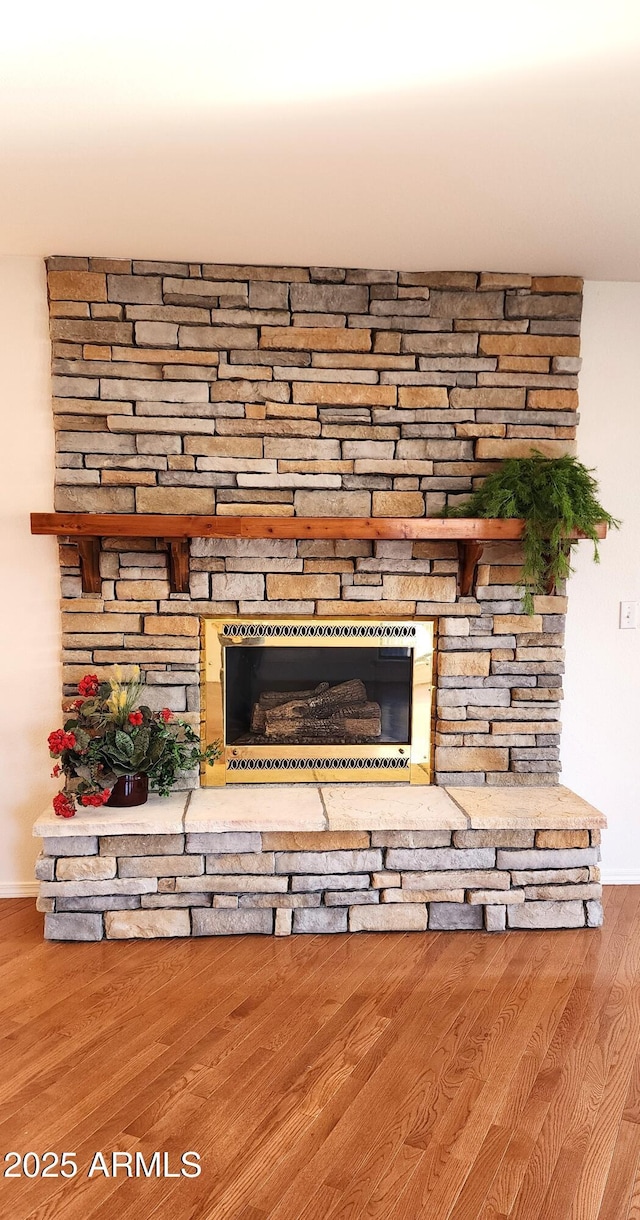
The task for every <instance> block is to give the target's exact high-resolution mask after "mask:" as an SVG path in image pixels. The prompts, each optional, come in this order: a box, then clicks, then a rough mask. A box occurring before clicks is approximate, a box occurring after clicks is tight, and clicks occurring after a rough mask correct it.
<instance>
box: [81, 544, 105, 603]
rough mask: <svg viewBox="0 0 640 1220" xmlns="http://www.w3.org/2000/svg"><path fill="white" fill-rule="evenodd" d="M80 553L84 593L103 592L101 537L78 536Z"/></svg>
mask: <svg viewBox="0 0 640 1220" xmlns="http://www.w3.org/2000/svg"><path fill="white" fill-rule="evenodd" d="M78 554H79V557H80V579H81V581H82V592H83V593H102V577H101V576H100V539H99V538H92V537H80V538H78Z"/></svg>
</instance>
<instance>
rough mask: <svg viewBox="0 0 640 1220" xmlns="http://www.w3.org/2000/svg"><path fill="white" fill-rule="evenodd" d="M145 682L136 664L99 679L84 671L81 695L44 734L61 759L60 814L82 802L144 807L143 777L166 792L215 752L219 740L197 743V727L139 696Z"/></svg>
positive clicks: (57, 807) (145, 783)
mask: <svg viewBox="0 0 640 1220" xmlns="http://www.w3.org/2000/svg"><path fill="white" fill-rule="evenodd" d="M143 690H144V684H143V682H142V681H141V678H140V670H139V668H138V667H137V666H135V667H134V668H133V670H132V672H131V673H130V674H129V675H128V676H127V675H124V674H123V673H121V672H120V670H119V668H118V667H116V671H115V677H113V678H110V679H109V681H107V682H100V681H99V679H98V677H97V675H96V674H86V675H85V677H84V678H83V679H82V681H81V682H80V683H79V684H78V695H79V698H78V699H76V700H75V703H74V704H73V710H72V715H71V716H70V717H69V718H68V719H67V720H65V723H64V728H62V729H56V730H55V731H54V732H53V733H50V735H49V752H50V754H51V757H52V758H55V759H59V762H57V763H56V765H55V766H54V768H53V775H54V776H56V777H57V776H58V775H64V776H65V785H64V788H63V790H62V791H61V792H59V793H58V795H57V796H56V797H54V800H53V808H54V810H55V812H56V814H57V815H58V816H59V817H65V818H70V817H73V816H74V814H75V812H76V804H80V805H83V806H96V807H97V806H101V805H112V806H131V805H142V804H144V802H145V801H146V800H147V795H148V789H149V783H150V782H151V784H153V786H154V787H155V788H156V789H157V791H158V792H159V794H160V796H168V795H169V793H170V791H171V789H172V788H173V786H174V785H175V783H176V780H177V778H178V775H179V774H180V772H182V771H186V770H189V769H190V768H192V767H195V766H197V765H198V764H199V763H201V762H203V761H207V762H214V761H215V759H216V758H218V757H219V754H220V747H219V745H218V744H217V743H214V744H212V745H210V746H207V747H205V749H204V750H203V749H201V746H200V739H199V737H198V735H197V733H195V732H194V730H193V729H192V728H191V726H190V725H189V724H187V723H186V722H185V721H183V720H177V719H174V716H173V713H172V712H171V711H170V710H169V708H163V709H162V711H159V712H152V711H151V709H150V708H149V707H147V706H146V705H145V704H144V703H141V702H140V699H141V696H142V692H143Z"/></svg>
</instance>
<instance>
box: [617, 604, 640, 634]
mask: <svg viewBox="0 0 640 1220" xmlns="http://www.w3.org/2000/svg"><path fill="white" fill-rule="evenodd" d="M637 626H638V603H637V602H620V627H621V628H626V629H631V630H633V629H634V628H635V627H637Z"/></svg>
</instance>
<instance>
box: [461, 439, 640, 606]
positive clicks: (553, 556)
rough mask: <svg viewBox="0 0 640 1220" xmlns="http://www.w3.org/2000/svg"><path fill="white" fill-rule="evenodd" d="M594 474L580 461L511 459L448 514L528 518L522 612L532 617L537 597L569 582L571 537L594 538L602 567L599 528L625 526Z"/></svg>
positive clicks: (535, 454) (535, 453)
mask: <svg viewBox="0 0 640 1220" xmlns="http://www.w3.org/2000/svg"><path fill="white" fill-rule="evenodd" d="M597 496H598V485H597V483H596V481H595V479H594V478H593V477H592V473H591V471H590V470H588V469H587V467H586V466H583V464H582V462H579V461H578V460H577V458H575V457H569V456H566V457H560V458H547V457H544V455H543V454H542V453H539V452H538V451H537V450H534V451H533V453H532V455H531V457H527V458H508V459H507V460H506V461H505V462H503V463H502V465H501V467H500V469H499V470H496V471H494V473H493V474H490V475H488V476H487V478H486V479H485V481H484V483H482V485H481V486H480V487H478V488H477V490H476V491H474V492H473V493H472V495H471V496H470V498H469V499H468V500H466V501H465V502H464V503H463V504H459V505H456V506H455V507H454V508H450V509H448V510H447V515H448V516H452V517H523V518H524V521H525V527H524V534H523V538H522V542H523V548H524V566H523V570H522V587H523V591H524V598H523V608H524V610H525V613H526V614H531V613H532V612H533V595H534V594H535V593H544V592H545V590H546V589H547V587H549V586H551V585H553V586H555V585H556V584H557V583H558V581H561V580H566V578H567V577H568V576H569V573H570V572H571V559H570V544H569V543H568V541H567V538H568V536H569V535H570V534H571V532H572V531H573V530H579V531H580V533H582V534H585V535H586V536H587V538H591V539H592V541H593V546H594V556H593V557H594V559H595V561H596V563H597V562H598V561H599V558H600V556H599V553H598V537H597V533H596V526H597V525H599V524H600V523H601V522H605V523H606V524H607V525H608V526H610V527H615V528H617V527H618V526H619V524H620V522H619V521H616V520H615V518H613V517H612V516H610V514H609V513H607V512H605V510H604V508H603V507H602V505H601V504H600V503H599V501H598V498H597Z"/></svg>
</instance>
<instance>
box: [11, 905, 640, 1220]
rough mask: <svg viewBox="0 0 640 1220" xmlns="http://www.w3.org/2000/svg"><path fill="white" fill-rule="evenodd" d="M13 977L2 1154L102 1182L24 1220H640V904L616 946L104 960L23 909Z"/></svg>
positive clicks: (290, 948)
mask: <svg viewBox="0 0 640 1220" xmlns="http://www.w3.org/2000/svg"><path fill="white" fill-rule="evenodd" d="M0 970H1V974H0V977H1V978H2V988H1V991H0V1039H1V1043H2V1055H1V1058H0V1133H1V1139H0V1160H1V1159H2V1157H3V1156H4V1155H5V1153H6V1152H9V1151H11V1150H15V1151H16V1152H20V1153H26V1152H36V1153H38V1154H39V1155H40V1156H41V1155H42V1154H43V1153H44V1152H45V1151H48V1150H51V1151H53V1152H57V1153H59V1154H61V1153H62V1152H74V1153H75V1154H76V1156H75V1159H76V1161H77V1165H78V1173H77V1176H75V1177H74V1178H72V1179H65V1178H62V1177H58V1178H45V1179H41V1178H28V1177H25V1176H22V1177H18V1178H11V1179H0V1196H1V1199H2V1202H1V1205H0V1215H1V1216H2V1217H4V1216H7V1217H11V1220H114V1218H115V1220H149V1218H151V1217H153V1220H164V1218H165V1217H168V1218H169V1220H267V1218H268V1220H361V1218H363V1220H364V1218H365V1217H366V1218H367V1220H418V1218H419V1217H420V1218H422V1217H424V1218H425V1220H507V1218H508V1220H596V1217H597V1218H598V1220H640V989H639V982H640V887H637V888H633V887H622V886H616V887H610V888H608V889H607V890H606V891H605V926H604V928H603V929H602V930H600V931H589V932H587V931H565V932H511V933H509V934H508V935H506V936H500V935H495V936H490V935H485V934H481V933H460V932H455V933H442V932H436V933H426V934H404V935H391V934H385V935H371V934H368V935H359V936H358V935H356V936H325V937H321V936H297V937H292V938H288V939H282V940H281V939H277V940H276V939H273V938H267V937H264V938H262V937H253V938H251V937H243V938H222V937H221V938H212V939H210V940H204V939H203V940H182V941H156V942H141V941H131V942H113V943H108V944H107V943H104V944H99V945H95V944H51V943H45V942H44V941H43V940H42V916H40V915H37V914H36V912H35V910H34V902H33V899H11V900H6V901H2V902H0ZM113 1150H115V1151H120V1152H130V1153H132V1154H134V1157H135V1153H136V1152H140V1153H142V1154H143V1156H144V1157H145V1158H146V1161H147V1162H148V1161H149V1159H150V1157H151V1155H152V1154H153V1153H154V1152H155V1151H159V1152H160V1153H167V1154H168V1166H169V1168H170V1171H171V1173H178V1172H179V1169H180V1156H181V1154H182V1153H183V1152H186V1151H189V1150H194V1151H196V1152H198V1153H199V1154H200V1158H201V1164H202V1173H201V1176H200V1177H197V1178H187V1177H170V1178H166V1177H155V1176H153V1177H149V1178H147V1177H144V1176H142V1177H132V1178H127V1177H124V1176H123V1172H124V1170H123V1169H120V1171H119V1173H118V1176H117V1177H115V1178H114V1177H112V1176H110V1177H105V1176H104V1174H101V1173H99V1172H97V1173H95V1174H94V1176H93V1177H91V1178H89V1177H88V1176H87V1173H88V1170H89V1166H90V1165H91V1162H92V1159H93V1157H94V1154H95V1153H96V1152H97V1151H101V1152H102V1153H103V1154H104V1157H105V1162H106V1164H107V1166H109V1168H110V1166H111V1153H112V1151H113ZM5 1164H6V1162H5ZM33 1164H34V1162H33V1159H31V1160H30V1161H29V1162H27V1168H28V1169H29V1170H30V1171H31V1170H32V1169H33Z"/></svg>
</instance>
